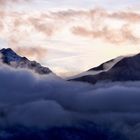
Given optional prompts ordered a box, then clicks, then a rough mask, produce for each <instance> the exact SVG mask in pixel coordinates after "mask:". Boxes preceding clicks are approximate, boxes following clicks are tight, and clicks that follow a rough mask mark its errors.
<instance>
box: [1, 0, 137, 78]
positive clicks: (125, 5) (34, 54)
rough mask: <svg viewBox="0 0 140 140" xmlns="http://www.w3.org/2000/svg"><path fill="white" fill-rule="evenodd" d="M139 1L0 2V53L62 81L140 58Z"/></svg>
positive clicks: (16, 0) (63, 0) (19, 0)
mask: <svg viewBox="0 0 140 140" xmlns="http://www.w3.org/2000/svg"><path fill="white" fill-rule="evenodd" d="M139 8H140V1H139V0H123V1H122V0H117V1H116V0H75V1H71V0H0V9H1V10H0V17H1V18H0V48H4V47H10V48H13V49H14V50H15V51H16V52H17V53H19V54H20V55H22V56H26V57H28V58H29V59H31V60H36V61H38V62H40V63H41V64H42V65H44V66H47V67H49V68H51V69H52V71H54V72H55V73H57V74H58V75H61V76H70V75H75V74H78V73H81V72H83V71H86V70H88V69H90V68H92V67H95V66H97V65H99V64H101V63H103V62H105V61H108V60H110V59H112V58H115V57H118V56H124V55H131V54H136V53H139V52H140V10H139Z"/></svg>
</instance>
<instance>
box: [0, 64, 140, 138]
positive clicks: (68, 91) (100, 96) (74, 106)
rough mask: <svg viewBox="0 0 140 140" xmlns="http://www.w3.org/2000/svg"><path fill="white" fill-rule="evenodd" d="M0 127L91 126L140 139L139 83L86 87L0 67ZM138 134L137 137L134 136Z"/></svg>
mask: <svg viewBox="0 0 140 140" xmlns="http://www.w3.org/2000/svg"><path fill="white" fill-rule="evenodd" d="M0 79H1V80H0V114H1V115H0V126H1V127H2V126H4V127H6V126H7V127H10V126H14V125H21V126H26V127H37V128H38V127H39V128H46V127H50V126H51V127H53V126H69V125H72V126H74V125H76V124H77V123H78V122H81V121H82V122H86V121H87V122H91V123H97V124H99V125H103V126H106V125H108V127H110V128H111V129H112V130H115V131H119V132H121V133H122V134H123V135H125V136H126V137H127V138H128V139H131V138H132V137H133V139H134V140H138V139H139V138H140V135H139V132H140V127H139V123H140V102H139V101H140V88H139V86H140V82H124V83H119V82H118V83H117V82H116V83H106V84H105V83H100V84H97V85H94V86H93V85H89V84H86V83H79V82H77V83H76V82H66V81H64V80H62V79H60V78H58V77H56V76H54V75H46V76H39V75H36V74H34V73H32V72H31V71H28V70H23V69H17V70H15V69H11V68H9V67H7V66H2V65H1V67H0ZM136 133H137V135H135V134H136Z"/></svg>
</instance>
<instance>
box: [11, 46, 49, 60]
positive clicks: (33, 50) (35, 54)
mask: <svg viewBox="0 0 140 140" xmlns="http://www.w3.org/2000/svg"><path fill="white" fill-rule="evenodd" d="M14 50H15V51H16V52H17V53H18V54H19V55H22V56H26V57H27V58H31V59H33V60H39V61H40V62H41V61H42V60H43V59H44V58H45V57H46V55H47V49H46V48H42V47H40V46H34V47H25V48H20V47H17V48H14Z"/></svg>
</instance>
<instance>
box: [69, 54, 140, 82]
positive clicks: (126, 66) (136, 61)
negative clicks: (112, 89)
mask: <svg viewBox="0 0 140 140" xmlns="http://www.w3.org/2000/svg"><path fill="white" fill-rule="evenodd" d="M110 65H111V66H110ZM104 66H108V68H107V69H105V68H104ZM109 66H110V68H109ZM71 80H72V81H81V82H88V83H91V84H96V83H97V82H110V81H111V82H115V81H139V80H140V54H137V55H134V56H130V57H124V58H122V57H121V58H120V59H118V58H116V59H114V60H111V61H108V62H106V63H103V64H102V65H100V66H99V67H96V68H92V69H90V70H89V71H87V72H84V73H82V74H81V76H80V75H79V76H77V77H75V78H73V79H71Z"/></svg>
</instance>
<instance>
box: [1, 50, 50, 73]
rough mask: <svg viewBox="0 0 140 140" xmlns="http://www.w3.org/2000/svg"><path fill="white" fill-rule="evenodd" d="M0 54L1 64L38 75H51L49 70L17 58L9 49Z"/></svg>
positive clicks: (23, 58)
mask: <svg viewBox="0 0 140 140" xmlns="http://www.w3.org/2000/svg"><path fill="white" fill-rule="evenodd" d="M0 54H1V59H0V60H1V61H2V63H4V64H7V65H9V66H12V67H14V68H27V69H30V70H33V71H34V72H36V73H38V74H49V73H52V71H51V70H50V69H49V68H47V67H43V66H41V65H40V64H39V63H37V62H36V61H30V60H28V59H27V58H26V57H21V56H19V55H18V54H16V53H15V52H14V51H13V50H12V49H11V48H7V49H2V50H0Z"/></svg>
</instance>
